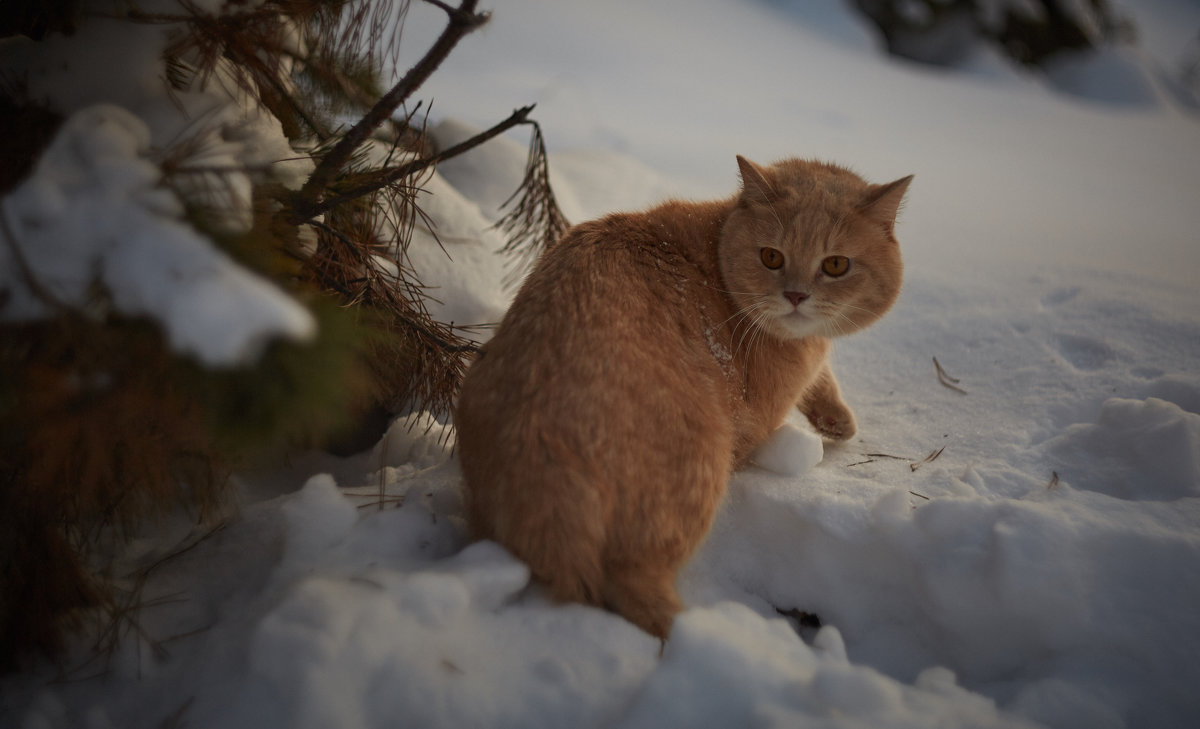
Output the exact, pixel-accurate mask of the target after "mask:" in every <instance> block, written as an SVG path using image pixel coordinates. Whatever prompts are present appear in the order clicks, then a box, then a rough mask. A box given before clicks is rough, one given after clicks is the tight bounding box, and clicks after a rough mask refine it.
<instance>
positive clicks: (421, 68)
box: [292, 0, 491, 221]
mask: <svg viewBox="0 0 1200 729" xmlns="http://www.w3.org/2000/svg"><path fill="white" fill-rule="evenodd" d="M426 2H430V3H431V4H433V5H437V6H438V7H440V8H442V9H443V10H445V11H446V13H447V15H448V16H449V18H450V22H449V23H448V24H447V25H446V29H445V30H444V31H442V34H441V36H439V37H438V39H437V42H435V43H434V44H433V46H432V47H430V49H429V50H428V51H427V52H426V53H425V56H424V57H423V58H421V60H420V61H418V62H417V63H416V65H414V66H413V67H412V68H410V69H409V70H408V73H406V74H405V75H404V78H402V79H400V81H399V82H398V83H397V84H396V85H395V86H393V87H392V89H391V90H390V91H388V92H387V93H386V94H384V95H383V97H382V98H380V99H379V101H378V102H377V103H376V104H375V106H373V107H371V109H370V110H369V111H368V112H367V113H366V114H365V115H363V117H362V119H359V120H358V123H356V124H355V125H354V126H353V127H351V128H350V130H349V131H348V132H346V134H345V136H343V137H342V138H341V139H340V140H339V141H338V143H337V144H336V145H334V147H333V149H331V150H329V152H328V153H326V154H325V156H323V157H322V158H321V161H320V163H319V164H318V165H317V168H316V169H315V170H313V173H312V175H311V176H310V177H309V178H308V181H307V182H305V183H304V186H303V187H302V188H300V191H299V192H298V193H296V196H295V199H294V202H293V204H292V210H293V219H294V220H297V219H298V220H299V221H304V220H310V219H312V218H313V217H314V216H316V215H319V214H320V213H321V212H323V210H328V209H329V207H331V206H324V208H323V210H318V209H317V207H318V201H319V199H320V198H321V196H322V194H323V193H324V192H325V190H326V189H327V188H328V187H329V185H330V183H332V182H333V181H334V179H335V178H336V177H337V175H338V173H339V172H340V171H341V169H342V166H343V165H344V164H345V163H346V161H347V160H349V159H350V157H351V155H353V154H354V151H355V150H357V149H358V148H359V147H361V146H362V144H363V142H365V141H367V138H368V137H369V136H370V135H371V132H373V131H374V130H375V129H377V128H379V126H380V125H381V124H383V122H384V121H386V120H387V119H389V118H391V116H392V114H393V113H394V112H395V111H396V109H398V108H399V107H400V105H401V104H403V103H404V100H405V99H407V98H408V97H409V95H411V94H412V93H413V92H414V91H416V90H417V89H418V88H419V87H420V86H421V84H423V83H425V81H426V80H427V79H428V78H429V77H430V76H431V75H432V74H433V72H434V71H436V70H437V68H438V66H440V65H441V64H442V61H444V60H445V59H446V57H447V56H448V55H450V51H451V50H453V48H454V46H456V45H457V44H458V42H459V41H460V40H462V38H463V37H464V36H466V35H467V34H468V33H470V32H471V31H473V30H475V29H476V28H478V27H480V26H481V25H483V24H484V23H486V22H487V20H488V18H489V17H491V16H490V15H489V14H488V13H476V12H475V6H476V5H477V4H478V0H462V4H461V5H459V6H458V7H457V8H450V7H448V6H446V5H445V4H444V3H441V2H436V1H435V0H426ZM376 189H378V188H376ZM361 194H365V193H360V195H361ZM355 197H357V196H355Z"/></svg>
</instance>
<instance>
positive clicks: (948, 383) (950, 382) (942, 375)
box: [933, 357, 967, 395]
mask: <svg viewBox="0 0 1200 729" xmlns="http://www.w3.org/2000/svg"><path fill="white" fill-rule="evenodd" d="M933 366H934V367H935V368H937V378H938V382H939V383H941V384H942V386H943V387H948V388H950V389H951V390H954V391H955V392H957V393H959V394H962V395H966V394H967V391H966V390H964V389H962V388H961V387H959V386H958V378H956V377H951V376H950V375H949V374H947V373H946V370H944V369H942V364H941V363H940V362H938V359H937V357H934V358H933Z"/></svg>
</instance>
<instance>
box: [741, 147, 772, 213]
mask: <svg viewBox="0 0 1200 729" xmlns="http://www.w3.org/2000/svg"><path fill="white" fill-rule="evenodd" d="M737 163H738V169H739V170H740V171H741V173H742V200H744V201H746V202H753V203H771V202H772V201H774V200H775V197H776V194H775V188H773V187H771V183H770V182H767V175H766V173H765V172H764V171H763V168H761V167H759V166H758V165H756V164H754V163H753V162H751V161H750V160H748V159H746V158H745V157H743V156H742V155H740V154H739V155H738V156H737Z"/></svg>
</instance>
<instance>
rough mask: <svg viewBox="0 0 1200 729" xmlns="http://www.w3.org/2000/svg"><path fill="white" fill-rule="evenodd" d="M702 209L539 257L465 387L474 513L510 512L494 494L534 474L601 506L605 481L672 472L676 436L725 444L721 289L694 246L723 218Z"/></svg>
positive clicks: (663, 212)
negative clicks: (709, 327)
mask: <svg viewBox="0 0 1200 729" xmlns="http://www.w3.org/2000/svg"><path fill="white" fill-rule="evenodd" d="M705 212H711V211H707V209H706V208H704V206H702V205H687V204H682V203H680V204H673V205H671V206H667V207H665V209H664V208H659V209H656V210H655V211H650V212H648V213H635V214H617V215H610V216H608V217H605V218H601V219H599V220H595V221H591V222H588V223H584V224H581V225H578V226H576V227H574V228H572V229H571V230H570V231H569V232H568V233H567V234H566V235H565V236H564V237H563V238H562V239H561V240H560V241H558V242H557V243H556V244H555V245H554V246H552V247H551V248H549V249H548V250H547V251H546V252H545V253H544V254H543V256H542V257H541V258H540V259H539V261H538V263H537V264H536V265H535V266H534V269H533V270H532V271H531V272H530V274H529V276H528V277H527V278H526V280H525V281H524V282H523V284H522V286H521V290H520V291H519V292H518V294H517V296H516V298H515V299H514V301H513V304H512V306H511V307H510V308H509V311H508V313H507V314H506V315H505V318H504V320H503V321H502V322H501V324H500V326H499V327H498V329H497V331H496V333H495V336H494V337H493V338H492V340H491V341H490V342H488V344H487V345H486V346H485V347H484V349H483V351H482V352H481V354H480V356H479V358H478V359H477V360H476V362H475V363H474V364H473V365H472V366H471V368H470V370H469V371H468V373H467V376H466V379H465V381H464V383H463V388H462V392H461V395H460V399H459V404H458V409H457V412H456V415H455V422H456V427H457V428H458V432H459V450H460V454H461V456H462V464H463V468H464V472H465V475H466V476H467V479H468V483H469V484H472V489H471V492H472V498H471V502H472V503H471V504H469V510H482V509H487V510H488V512H489V514H492V515H494V514H496V513H501V512H503V507H501V506H500V505H499V503H498V502H493V498H495V499H499V498H501V494H502V493H503V492H506V491H508V490H510V489H514V490H516V489H530V488H533V486H532V484H530V483H529V478H532V479H533V480H534V481H537V482H538V486H537V489H541V490H543V492H544V490H546V489H554V488H557V486H556V484H558V483H560V482H562V481H563V480H564V479H571V480H573V479H575V477H576V476H578V477H579V481H580V483H579V484H576V486H575V488H573V490H572V493H574V494H575V496H574V497H573V498H583V499H586V498H597V499H600V500H601V502H600V503H596V504H593V505H592V507H591V508H593V509H594V510H595V511H596V513H597V514H603V513H604V512H606V511H607V510H608V509H609V508H610V507H611V504H607V503H603V500H604V499H605V498H608V497H609V496H611V493H610V492H606V491H605V490H603V489H600V490H597V489H596V488H595V486H596V485H597V484H598V483H606V482H610V481H621V482H631V483H635V482H642V481H645V480H646V479H647V478H651V479H652V478H654V474H656V473H663V474H665V473H667V472H668V471H669V469H672V468H676V467H677V464H675V463H674V461H676V460H678V458H677V456H676V455H674V450H675V449H677V448H678V446H677V443H678V442H684V441H688V440H692V441H693V442H706V441H707V442H712V445H713V446H714V448H715V449H716V450H717V451H720V450H721V449H722V448H727V447H728V442H729V441H730V438H731V436H730V434H729V433H728V432H727V430H728V427H727V423H728V417H725V414H724V412H723V407H724V403H725V402H726V400H727V396H726V394H725V390H724V385H723V380H722V373H721V370H720V367H719V365H718V363H717V362H716V361H715V360H714V358H713V356H712V353H711V352H710V350H709V349H708V348H707V346H706V345H705V344H704V341H705V340H704V337H703V335H702V334H701V333H700V330H701V329H702V328H703V327H704V324H703V321H702V320H703V318H704V315H703V314H701V313H700V312H701V310H702V309H704V308H705V306H706V305H705V304H704V302H703V301H702V299H703V297H704V296H707V295H710V294H711V292H712V291H715V289H714V288H712V287H711V286H710V284H711V282H709V281H705V280H703V279H704V274H703V271H702V269H703V265H700V267H699V268H698V267H697V264H696V261H695V260H694V259H695V256H696V253H695V251H690V250H688V249H687V248H686V246H693V247H699V246H702V244H704V243H705V242H706V240H705V239H706V238H708V237H710V236H711V237H712V240H713V242H714V243H715V236H716V235H717V231H719V221H716V220H715V219H712V216H711V215H708V216H705V215H702V214H701V213H705ZM689 215H690V216H691V218H689V217H688V216H689ZM697 221H700V222H701V223H702V224H700V225H697ZM706 225H707V226H709V227H711V226H715V229H714V230H713V231H709V230H707V229H704V230H702V228H705V227H706ZM548 462H553V463H554V464H555V466H554V468H553V469H551V470H550V471H548V470H547V463H548ZM570 464H575V466H571V465H570ZM722 467H724V466H722ZM626 471H628V472H626ZM550 472H552V473H553V475H552V476H547V474H548V473H550ZM533 474H537V476H533ZM585 474H586V476H585ZM584 483H586V484H587V485H586V486H585V485H583V484H584ZM566 485H567V484H566V483H562V487H563V488H566ZM484 486H486V488H484ZM544 496H545V493H543V497H544ZM471 521H473V522H474V523H475V524H476V525H479V524H485V523H487V524H491V523H493V522H494V516H489V517H488V518H486V519H485V518H483V517H479V518H476V519H471ZM477 531H479V530H477ZM477 536H492V535H489V534H486V533H484V534H478V535H477Z"/></svg>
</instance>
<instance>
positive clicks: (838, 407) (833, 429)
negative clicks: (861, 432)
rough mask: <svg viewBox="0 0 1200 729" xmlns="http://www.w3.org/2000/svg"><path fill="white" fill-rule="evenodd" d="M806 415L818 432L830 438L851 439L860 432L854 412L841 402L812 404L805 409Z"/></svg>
mask: <svg viewBox="0 0 1200 729" xmlns="http://www.w3.org/2000/svg"><path fill="white" fill-rule="evenodd" d="M804 415H805V417H807V418H808V422H810V423H812V426H813V427H814V428H816V429H817V432H818V433H820V434H821V435H822V436H824V437H825V438H828V439H830V440H849V439H851V438H853V437H854V434H855V433H857V432H858V423H856V422H855V421H854V413H852V412H850V408H848V407H846V406H845V405H842V404H841V403H837V404H834V403H823V404H822V405H821V406H810V407H808V408H806V409H805V411H804Z"/></svg>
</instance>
